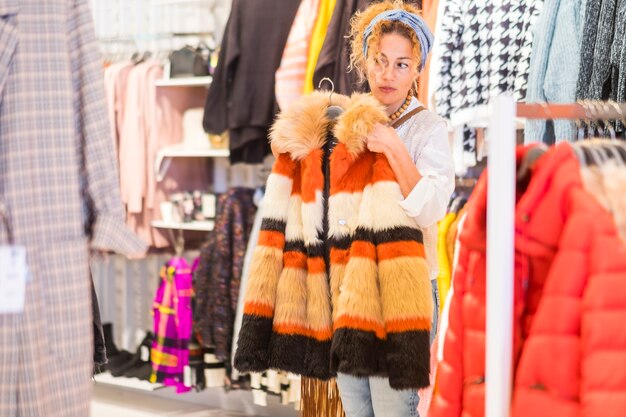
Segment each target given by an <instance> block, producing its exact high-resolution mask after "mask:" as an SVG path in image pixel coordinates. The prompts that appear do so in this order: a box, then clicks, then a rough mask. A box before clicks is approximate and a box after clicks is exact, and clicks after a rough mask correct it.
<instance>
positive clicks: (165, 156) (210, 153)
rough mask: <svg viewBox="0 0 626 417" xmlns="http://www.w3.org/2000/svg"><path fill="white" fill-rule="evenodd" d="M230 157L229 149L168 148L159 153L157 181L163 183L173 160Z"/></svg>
mask: <svg viewBox="0 0 626 417" xmlns="http://www.w3.org/2000/svg"><path fill="white" fill-rule="evenodd" d="M207 143H208V138H207ZM229 155H230V151H229V150H228V149H215V148H211V147H210V146H206V147H193V148H192V147H189V146H185V145H184V144H179V145H173V146H168V147H166V148H163V149H161V150H159V152H158V153H157V158H156V163H155V170H156V180H157V181H158V182H161V181H163V178H165V174H166V173H167V170H168V169H169V167H170V165H171V163H172V158H228V156H229Z"/></svg>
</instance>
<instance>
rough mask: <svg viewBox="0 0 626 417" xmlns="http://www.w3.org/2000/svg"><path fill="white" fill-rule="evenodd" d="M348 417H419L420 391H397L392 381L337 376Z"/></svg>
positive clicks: (342, 401) (343, 375)
mask: <svg viewBox="0 0 626 417" xmlns="http://www.w3.org/2000/svg"><path fill="white" fill-rule="evenodd" d="M337 386H338V387H339V395H340V396H341V403H342V404H343V409H344V410H345V412H346V417H417V401H418V398H417V392H416V391H413V390H410V391H396V390H395V389H393V388H391V387H390V386H389V379H387V378H378V377H373V376H372V377H362V378H359V377H355V376H352V375H346V374H341V373H340V374H337Z"/></svg>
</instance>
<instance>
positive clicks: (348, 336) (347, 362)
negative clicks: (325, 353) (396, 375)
mask: <svg viewBox="0 0 626 417" xmlns="http://www.w3.org/2000/svg"><path fill="white" fill-rule="evenodd" d="M384 349H385V342H384V341H383V340H380V339H378V338H377V337H376V335H375V334H374V333H373V332H366V331H361V330H354V329H346V328H341V329H338V330H336V331H335V333H334V335H333V342H332V347H331V370H332V371H333V372H341V373H344V374H349V375H354V376H386V375H387V362H386V361H385V357H384V354H383V352H384V351H385V350H384Z"/></svg>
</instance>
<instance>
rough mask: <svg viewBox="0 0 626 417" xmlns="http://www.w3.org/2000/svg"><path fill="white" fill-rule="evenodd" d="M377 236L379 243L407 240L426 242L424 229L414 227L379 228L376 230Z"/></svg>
mask: <svg viewBox="0 0 626 417" xmlns="http://www.w3.org/2000/svg"><path fill="white" fill-rule="evenodd" d="M375 236H376V241H377V243H378V244H381V243H391V242H401V241H406V240H408V241H413V242H419V243H424V235H423V234H422V231H421V230H419V229H414V228H412V227H394V228H393V229H387V230H379V231H377V232H375Z"/></svg>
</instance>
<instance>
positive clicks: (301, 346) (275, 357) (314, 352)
mask: <svg viewBox="0 0 626 417" xmlns="http://www.w3.org/2000/svg"><path fill="white" fill-rule="evenodd" d="M270 368H272V369H279V370H281V371H287V372H293V373H294V374H298V375H303V376H306V377H310V378H316V379H322V380H326V379H329V378H331V377H332V376H333V375H332V374H331V372H330V341H327V342H319V341H317V340H315V339H311V338H308V337H306V336H302V335H285V334H277V333H274V334H273V335H272V341H271V357H270Z"/></svg>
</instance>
